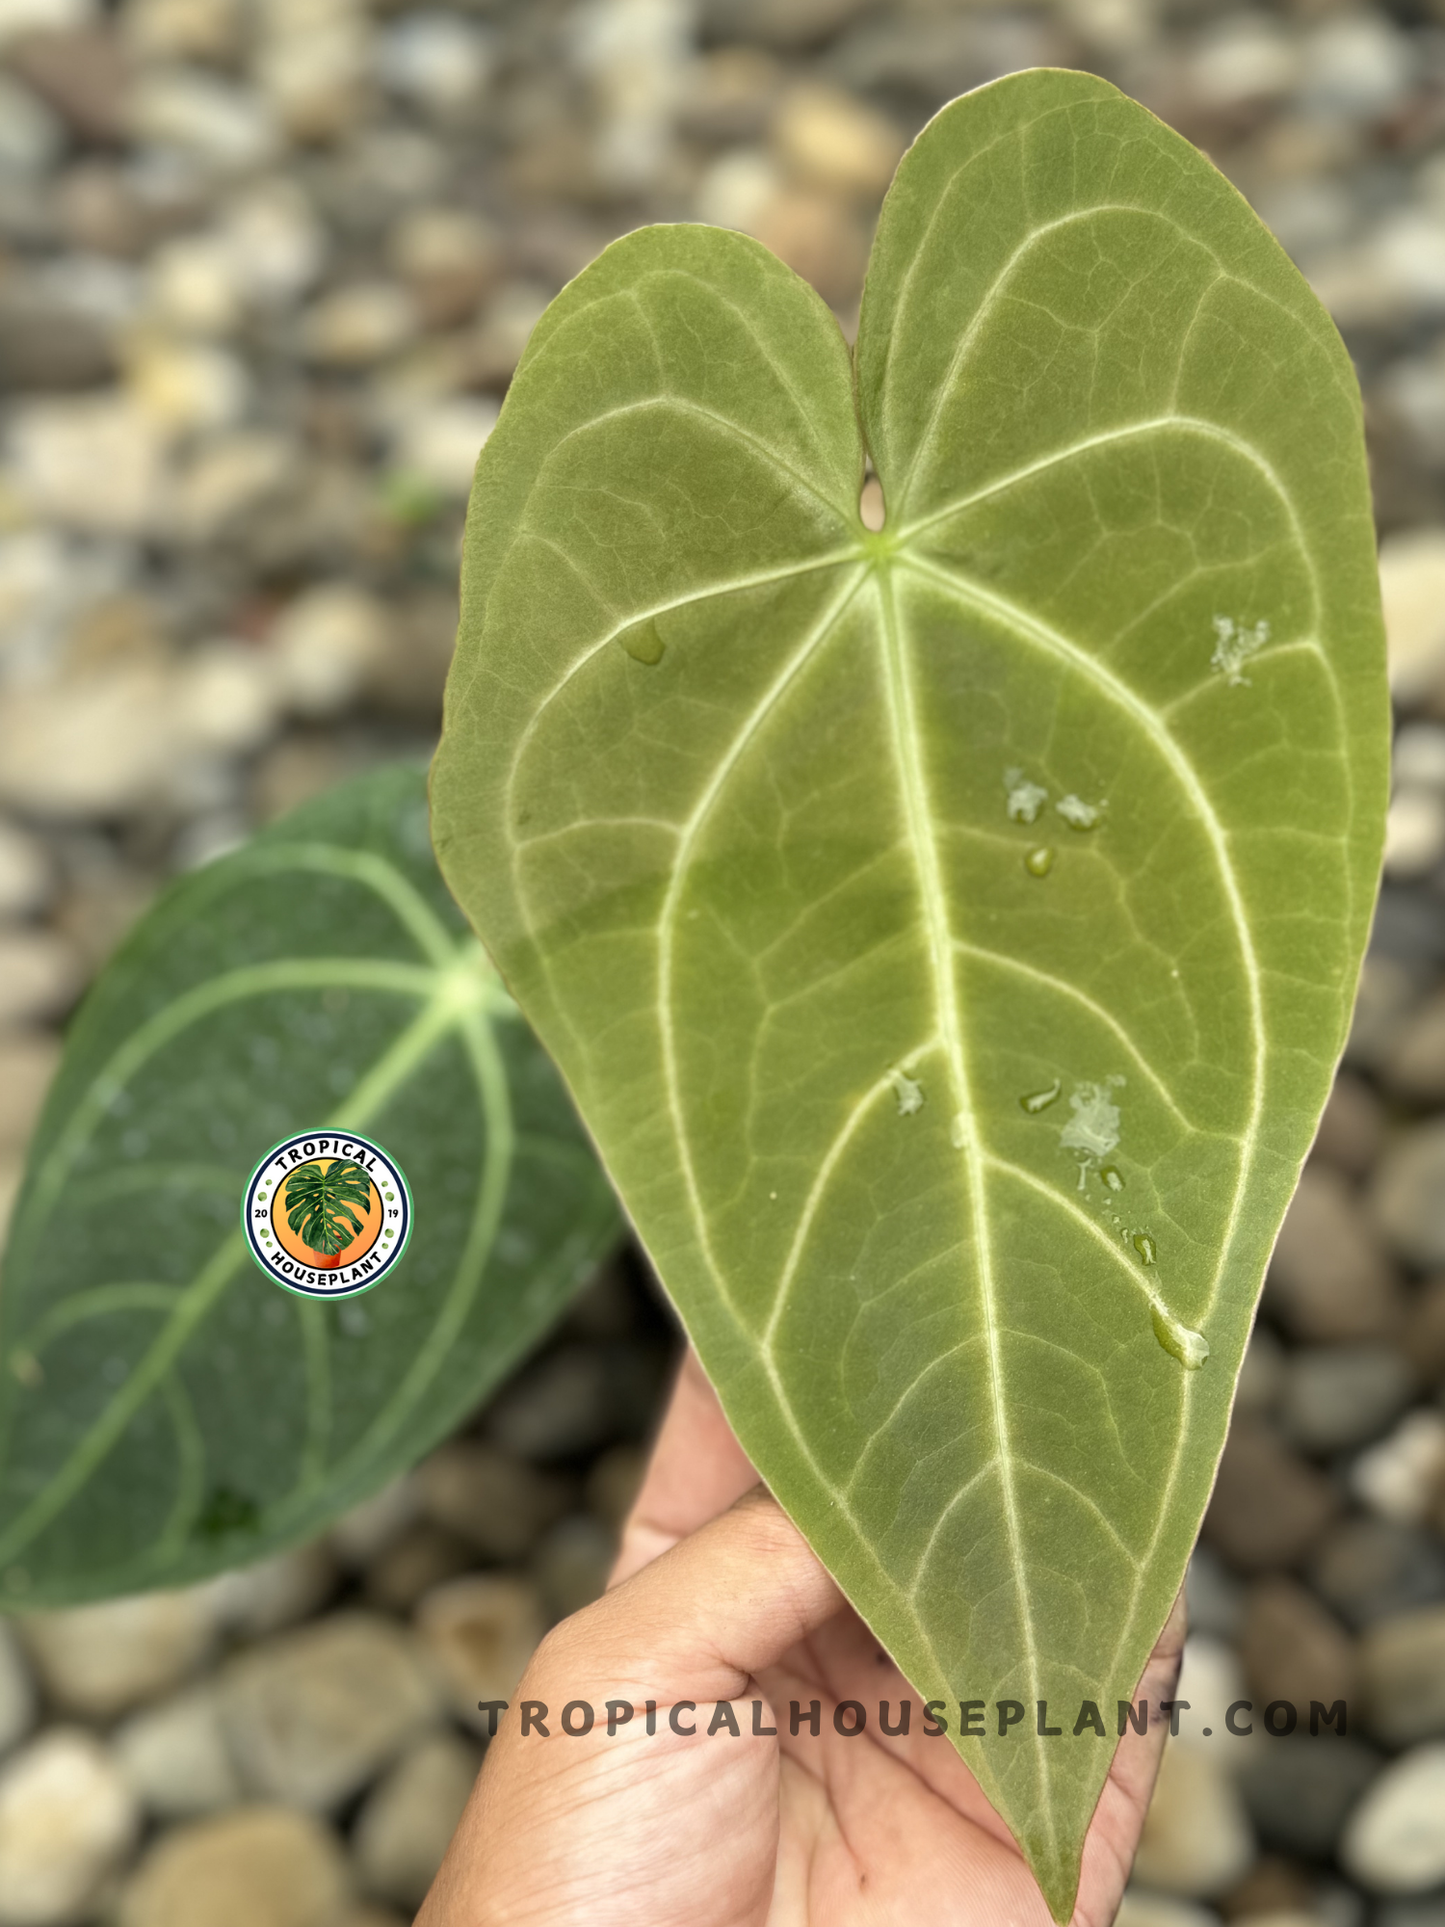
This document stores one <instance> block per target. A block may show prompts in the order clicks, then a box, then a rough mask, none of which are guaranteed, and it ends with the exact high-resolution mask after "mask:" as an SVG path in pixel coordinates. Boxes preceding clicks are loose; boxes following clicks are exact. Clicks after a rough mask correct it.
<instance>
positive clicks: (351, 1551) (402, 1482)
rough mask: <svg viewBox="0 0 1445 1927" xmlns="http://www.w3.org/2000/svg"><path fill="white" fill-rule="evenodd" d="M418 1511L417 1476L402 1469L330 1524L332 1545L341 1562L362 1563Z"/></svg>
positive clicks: (393, 1540) (411, 1521)
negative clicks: (401, 1471)
mask: <svg viewBox="0 0 1445 1927" xmlns="http://www.w3.org/2000/svg"><path fill="white" fill-rule="evenodd" d="M420 1511H421V1493H420V1491H419V1490H418V1488H417V1483H416V1479H415V1478H414V1476H413V1475H412V1474H411V1473H410V1472H405V1473H403V1474H402V1476H401V1477H400V1478H399V1479H393V1480H392V1481H391V1483H390V1484H389V1485H384V1486H383V1487H382V1488H381V1490H380V1491H379V1492H374V1493H373V1494H372V1495H371V1497H370V1498H369V1499H363V1500H362V1502H361V1504H360V1505H355V1506H353V1507H352V1508H351V1510H350V1511H349V1512H343V1513H342V1515H341V1517H340V1518H339V1519H338V1520H337V1521H336V1523H335V1524H334V1525H333V1526H332V1528H331V1547H332V1550H333V1551H334V1552H335V1553H336V1556H337V1557H338V1558H339V1559H340V1560H341V1562H342V1564H343V1565H346V1566H350V1567H353V1568H354V1567H357V1566H365V1565H367V1564H368V1563H369V1562H370V1561H371V1560H373V1559H376V1558H379V1557H380V1556H381V1554H382V1553H384V1552H385V1551H386V1549H387V1547H388V1546H391V1545H394V1544H395V1543H396V1541H397V1540H398V1539H399V1538H400V1537H401V1535H402V1533H403V1532H405V1531H406V1529H407V1527H408V1526H410V1525H412V1524H414V1523H415V1521H416V1519H417V1516H418V1514H419V1513H420Z"/></svg>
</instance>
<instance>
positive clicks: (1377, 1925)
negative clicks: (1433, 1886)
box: [1371, 1894, 1445, 1927]
mask: <svg viewBox="0 0 1445 1927" xmlns="http://www.w3.org/2000/svg"><path fill="white" fill-rule="evenodd" d="M1371 1918H1372V1920H1373V1923H1374V1927H1445V1894H1441V1895H1438V1896H1437V1897H1436V1898H1435V1899H1434V1900H1390V1901H1387V1902H1386V1903H1385V1905H1384V1906H1383V1907H1377V1908H1376V1909H1375V1911H1374V1914H1373V1915H1372V1916H1371Z"/></svg>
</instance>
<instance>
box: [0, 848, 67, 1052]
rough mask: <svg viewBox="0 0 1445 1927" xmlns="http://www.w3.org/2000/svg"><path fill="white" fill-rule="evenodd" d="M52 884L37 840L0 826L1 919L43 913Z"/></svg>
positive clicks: (48, 860)
mask: <svg viewBox="0 0 1445 1927" xmlns="http://www.w3.org/2000/svg"><path fill="white" fill-rule="evenodd" d="M53 882H54V877H53V873H52V870H51V864H50V857H49V854H48V852H47V850H46V848H45V845H44V844H43V843H42V842H41V841H40V839H39V837H36V836H30V835H28V834H27V833H26V832H25V831H24V830H20V829H16V828H15V827H14V826H13V825H12V824H9V823H0V917H28V916H30V915H32V914H33V913H34V912H35V911H37V910H40V909H43V908H44V906H45V902H46V900H47V898H48V897H49V896H50V892H51V888H52V885H53ZM0 1088H3V1081H0Z"/></svg>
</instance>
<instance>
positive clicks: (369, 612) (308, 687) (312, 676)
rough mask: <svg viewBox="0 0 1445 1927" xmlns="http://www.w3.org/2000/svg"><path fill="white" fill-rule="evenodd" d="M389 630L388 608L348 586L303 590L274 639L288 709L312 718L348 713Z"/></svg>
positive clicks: (277, 673)
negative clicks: (345, 711)
mask: <svg viewBox="0 0 1445 1927" xmlns="http://www.w3.org/2000/svg"><path fill="white" fill-rule="evenodd" d="M386 627H387V616H386V610H385V608H384V606H383V605H382V604H381V603H380V602H379V601H378V600H377V599H376V597H374V596H371V595H368V594H367V593H366V591H365V590H364V589H359V588H357V587H355V586H354V585H353V584H351V583H349V582H331V583H322V584H320V585H318V586H317V587H316V588H312V589H306V590H303V592H302V593H301V594H300V595H299V596H296V597H295V598H294V599H293V600H292V601H291V602H290V603H288V604H287V606H286V608H285V609H284V610H283V612H282V614H281V615H280V617H279V618H278V619H277V621H276V624H275V626H274V628H273V629H272V632H271V637H270V644H271V660H272V664H273V668H274V674H275V682H276V688H277V691H278V693H279V695H280V698H281V700H282V701H283V702H284V703H285V704H286V706H287V708H289V709H291V710H293V711H294V712H295V713H296V714H297V715H300V716H306V717H312V718H315V717H324V716H334V715H336V714H338V713H339V712H340V711H341V710H343V709H345V708H346V707H347V706H348V705H349V704H350V703H351V702H353V701H354V700H355V698H356V696H357V694H358V693H359V691H360V690H361V688H362V685H363V684H364V683H365V681H366V678H367V675H368V674H369V672H370V670H371V668H372V667H373V665H374V664H375V662H376V661H377V659H378V657H379V656H380V655H381V654H382V652H383V650H384V648H385V642H386Z"/></svg>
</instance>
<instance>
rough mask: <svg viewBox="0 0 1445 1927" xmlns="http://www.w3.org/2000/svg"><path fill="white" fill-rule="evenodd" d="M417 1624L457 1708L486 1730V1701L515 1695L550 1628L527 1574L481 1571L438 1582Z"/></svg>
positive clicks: (467, 1719)
mask: <svg viewBox="0 0 1445 1927" xmlns="http://www.w3.org/2000/svg"><path fill="white" fill-rule="evenodd" d="M415 1623H416V1628H417V1631H418V1632H419V1633H420V1635H421V1637H422V1639H423V1640H424V1641H425V1643H426V1646H427V1648H428V1649H429V1651H430V1652H431V1654H432V1657H433V1659H434V1660H435V1662H436V1664H437V1666H438V1668H439V1669H440V1671H441V1673H442V1675H443V1677H444V1678H445V1679H446V1680H447V1681H448V1683H449V1685H450V1687H451V1691H452V1704H453V1710H454V1711H455V1713H456V1714H457V1716H458V1717H459V1718H460V1719H461V1720H463V1721H464V1722H465V1723H466V1724H467V1725H469V1726H471V1727H473V1728H474V1729H475V1730H477V1731H479V1732H482V1733H485V1732H486V1731H487V1727H488V1723H489V1722H488V1717H487V1715H486V1714H485V1713H481V1712H479V1711H478V1705H477V1703H478V1701H480V1700H510V1699H511V1697H512V1695H513V1693H514V1692H515V1690H516V1686H517V1682H518V1680H520V1679H521V1677H522V1674H523V1673H524V1672H525V1671H526V1667H527V1662H528V1661H529V1660H530V1659H531V1657H532V1654H533V1653H534V1652H535V1650H536V1648H537V1646H538V1645H539V1643H540V1642H541V1638H542V1634H543V1632H544V1630H545V1617H544V1614H543V1610H542V1602H541V1600H540V1599H539V1598H538V1595H537V1589H536V1587H535V1586H532V1585H529V1584H528V1583H527V1581H526V1580H524V1579H516V1578H512V1577H510V1576H503V1575H500V1574H498V1575H492V1574H485V1575H478V1576H477V1577H475V1578H465V1579H452V1580H448V1581H447V1582H446V1584H444V1585H440V1586H436V1587H434V1588H433V1589H432V1591H431V1592H429V1593H428V1594H427V1595H426V1596H425V1598H424V1599H422V1600H421V1602H420V1604H419V1605H418V1606H417V1609H416V1615H415Z"/></svg>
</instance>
